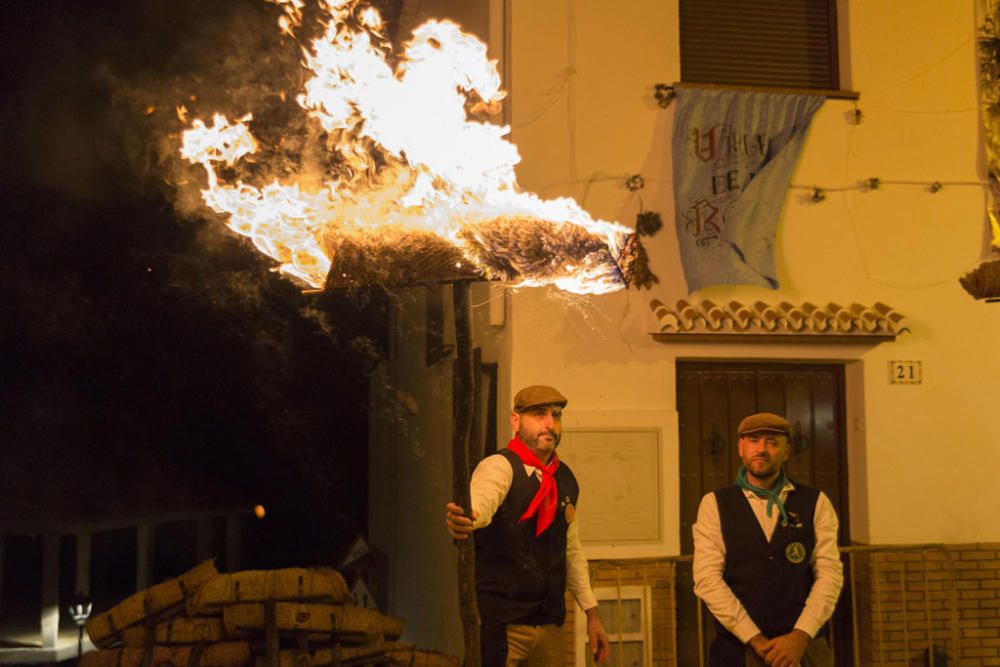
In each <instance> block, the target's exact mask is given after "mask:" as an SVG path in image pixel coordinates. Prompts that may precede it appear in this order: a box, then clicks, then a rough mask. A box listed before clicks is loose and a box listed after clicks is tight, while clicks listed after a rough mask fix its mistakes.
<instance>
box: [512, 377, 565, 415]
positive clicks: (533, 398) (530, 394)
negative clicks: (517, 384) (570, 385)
mask: <svg viewBox="0 0 1000 667" xmlns="http://www.w3.org/2000/svg"><path fill="white" fill-rule="evenodd" d="M566 403H568V401H567V400H566V397H565V396H563V395H562V394H560V393H559V392H558V391H557V390H556V389H554V388H553V387H547V386H545V385H544V384H533V385H531V386H530V387H525V388H524V389H522V390H521V391H519V392H517V394H516V395H515V396H514V412H524V411H525V410H527V409H529V408H537V407H538V406H540V405H558V406H559V407H560V408H564V407H566Z"/></svg>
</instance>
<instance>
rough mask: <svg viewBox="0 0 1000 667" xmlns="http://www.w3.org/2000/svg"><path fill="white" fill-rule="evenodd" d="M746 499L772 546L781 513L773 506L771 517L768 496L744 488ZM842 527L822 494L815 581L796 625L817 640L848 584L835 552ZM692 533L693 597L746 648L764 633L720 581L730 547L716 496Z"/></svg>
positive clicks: (784, 494)
mask: <svg viewBox="0 0 1000 667" xmlns="http://www.w3.org/2000/svg"><path fill="white" fill-rule="evenodd" d="M794 488H795V486H794V485H793V484H792V483H791V482H787V483H786V484H785V486H784V487H782V489H781V494H780V497H781V502H782V503H784V502H785V499H786V498H788V492H789V491H791V490H792V489H794ZM743 495H744V496H745V497H746V499H747V502H748V503H750V508H751V509H752V510H753V513H754V515H755V516H756V517H757V521H758V522H759V523H760V527H761V530H763V531H764V535H765V536H766V537H767V540H768V542H770V541H771V536H772V535H773V534H774V528H775V526H776V525H777V523H778V519H779V518H780V516H781V511H780V510H779V509H778V508H777V506H774V507H772V508H771V516H767V498H761V497H759V496H757V494H755V493H754V492H752V491H748V490H746V489H744V490H743ZM838 526H839V523H838V521H837V513H836V512H835V511H834V509H833V505H832V504H831V503H830V499H829V498H827V497H826V494H824V493H823V492H822V491H820V493H819V498H818V499H817V500H816V511H815V513H814V515H813V527H814V529H815V531H816V547H815V548H814V549H813V552H812V557H811V558H810V560H809V563H810V565H811V566H812V571H813V577H814V581H813V585H812V588H811V589H810V591H809V597H807V598H806V603H805V606H804V607H803V609H802V613H801V614H799V617H798V619H797V620H796V621H795V627H796V628H798V629H799V630H802V631H804V632H806V633H808V634H809V636H810V637H815V636H816V633H817V632H819V629H820V628H821V627H823V624H824V623H826V622H827V620H829V618H830V616H831V615H832V614H833V609H834V607H835V606H836V604H837V598H838V597H839V595H840V588H841V586H843V583H844V566H843V563H841V562H840V551H839V550H838V549H837V528H838ZM692 533H693V534H694V565H693V574H694V592H695V595H697V596H698V597H700V598H701V599H702V600H703V601H704V602H705V605H706V606H707V607H708V609H709V611H711V612H712V615H713V616H715V618H717V619H718V620H719V622H720V623H722V625H723V626H724V627H725V628H726V629H727V630H729V631H730V632H732V633H733V634H734V635H736V637H737V639H739V640H740V641H741V642H743V643H744V644H745V643H747V642H748V641H750V639H752V638H753V637H754V636H756V635H758V634H760V629H759V628H758V627H757V624H756V623H754V622H753V619H751V618H750V615H749V614H748V613H747V610H746V608H744V606H743V605H742V604H741V603H740V601H739V599H737V597H736V595H735V594H734V593H733V591H732V589H731V588H729V586H728V585H727V584H726V582H725V581H724V580H723V578H722V572H723V570H724V568H725V565H726V543H725V541H724V540H723V538H722V526H721V524H720V522H719V505H718V503H717V502H716V499H715V494H714V493H709V494H707V495H706V496H705V497H704V498H702V499H701V506H700V507H698V520H697V522H695V524H694V526H693V528H692Z"/></svg>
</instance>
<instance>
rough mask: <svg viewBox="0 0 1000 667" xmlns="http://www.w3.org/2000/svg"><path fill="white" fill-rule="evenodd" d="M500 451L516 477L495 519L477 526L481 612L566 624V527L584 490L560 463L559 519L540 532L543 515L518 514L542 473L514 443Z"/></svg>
mask: <svg viewBox="0 0 1000 667" xmlns="http://www.w3.org/2000/svg"><path fill="white" fill-rule="evenodd" d="M498 454H499V455H500V456H503V457H505V458H506V459H507V461H508V462H510V465H511V468H512V469H513V471H514V478H513V481H512V482H511V485H510V490H509V491H508V492H507V496H506V497H505V498H504V500H503V502H502V503H501V504H500V507H499V508H497V512H496V514H495V515H494V516H493V520H492V522H490V525H488V526H486V527H485V528H480V529H479V530H477V531H476V532H475V537H474V539H475V544H476V595H477V598H478V603H479V613H480V616H482V617H483V618H489V619H492V620H495V621H499V622H502V623H505V624H511V623H514V624H525V625H546V624H550V623H551V624H555V625H562V623H563V621H564V620H565V618H566V602H565V597H564V596H565V592H566V530H567V528H568V527H569V519H571V518H572V512H573V511H574V508H575V507H576V501H577V497H578V496H579V493H580V488H579V486H578V485H577V481H576V477H575V476H574V475H573V472H572V471H571V470H570V469H569V467H567V466H566V464H565V463H563V462H560V463H559V468H558V469H557V470H556V473H555V480H556V486H557V488H558V491H559V506H558V507H557V508H556V516H555V520H554V521H553V522H552V525H550V526H549V527H548V528H547V529H546V530H545V532H543V533H542V534H541V535H538V536H537V537H536V536H535V521H536V520H537V515H535V516H534V517H532V518H530V519H528V520H527V521H524V522H520V521H518V520H519V519H520V518H521V515H522V514H524V512H525V510H527V509H528V505H529V504H531V500H532V498H534V497H535V493H536V492H537V491H538V488H539V486H540V484H541V483H540V482H539V480H538V477H537V475H530V476H529V475H526V474H525V473H524V463H522V462H521V459H519V458H518V456H517V455H516V454H514V453H513V452H511V451H510V450H508V449H504V450H503V451H501V452H498ZM567 510H568V511H569V513H570V516H569V517H567Z"/></svg>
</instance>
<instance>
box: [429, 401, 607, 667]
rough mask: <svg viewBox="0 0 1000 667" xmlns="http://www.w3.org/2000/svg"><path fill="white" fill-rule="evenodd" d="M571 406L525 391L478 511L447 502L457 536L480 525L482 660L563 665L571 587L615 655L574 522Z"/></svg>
mask: <svg viewBox="0 0 1000 667" xmlns="http://www.w3.org/2000/svg"><path fill="white" fill-rule="evenodd" d="M564 407H566V398H565V397H564V396H563V395H562V394H560V393H559V392H558V391H557V390H555V389H553V388H552V387H547V386H544V385H533V386H530V387H525V388H524V389H522V390H521V391H519V392H517V394H516V395H515V396H514V410H513V412H512V414H511V417H510V423H511V426H512V427H513V430H514V438H513V439H512V440H511V441H510V442H509V443H508V444H507V448H506V449H504V450H503V451H501V452H498V453H497V454H493V455H492V456H488V457H486V458H485V459H483V461H482V462H481V463H480V464H479V465H478V466H476V469H475V471H474V472H473V473H472V481H471V491H472V518H471V519H470V518H469V517H466V516H463V511H462V508H461V507H459V506H458V505H456V504H455V503H448V506H447V513H446V519H445V521H446V525H447V526H448V532H449V533H451V535H452V537H454V538H455V539H459V540H464V539H468V537H469V535H471V534H473V531H475V541H476V597H477V600H478V602H479V616H480V621H481V636H480V639H481V642H480V643H481V645H482V657H483V660H482V664H483V667H515V666H524V667H561V666H562V665H564V664H565V640H564V639H563V635H562V624H563V620H565V617H566V604H565V593H566V590H567V589H569V591H570V592H571V593H573V596H574V597H575V598H576V601H577V603H578V604H579V605H580V607H581V608H582V609H583V610H584V611H585V613H586V614H587V634H588V636H589V638H590V649H591V650H592V651H593V653H594V657H595V659H596V661H597V662H598V663H603V662H604V661H605V660H606V659H607V655H608V635H607V633H606V632H605V631H604V626H603V625H602V624H601V618H600V616H598V614H597V599H596V598H595V597H594V593H593V591H592V590H591V588H590V572H589V568H588V566H587V558H586V557H585V556H584V553H583V546H582V544H581V543H580V536H579V533H578V532H577V522H576V521H575V520H574V519H575V516H576V504H577V499H578V496H579V491H580V490H579V486H578V485H577V482H576V477H574V476H573V472H572V471H571V470H570V469H569V467H568V466H567V465H566V464H565V463H563V462H562V461H560V460H559V456H558V455H557V454H556V447H558V446H559V439H560V437H561V436H562V411H563V408H564Z"/></svg>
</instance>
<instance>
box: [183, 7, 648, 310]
mask: <svg viewBox="0 0 1000 667" xmlns="http://www.w3.org/2000/svg"><path fill="white" fill-rule="evenodd" d="M272 1H273V2H275V4H278V5H279V6H281V7H282V9H283V10H284V12H285V14H284V15H283V16H282V17H281V20H280V21H279V24H280V26H281V29H282V31H284V32H286V33H289V34H291V33H293V32H294V31H295V30H296V29H297V28H299V27H300V25H301V22H302V13H301V11H300V7H301V2H292V1H290V0H288V1H286V0H272ZM318 1H319V5H320V8H321V9H322V10H323V12H324V15H325V17H326V21H325V23H322V24H321V25H322V29H323V34H322V36H321V37H319V38H317V39H315V40H314V41H313V42H312V44H311V48H309V49H307V50H306V51H305V63H304V64H305V66H306V67H307V69H308V70H309V77H308V79H307V80H306V82H305V85H304V89H303V93H302V94H300V95H299V96H298V97H297V99H296V101H297V103H298V105H299V106H300V107H301V111H302V112H303V113H305V114H307V115H308V117H309V122H310V123H313V124H315V125H317V127H316V130H317V131H316V132H315V133H314V134H313V135H311V136H314V137H315V141H314V142H313V143H314V144H318V145H310V146H307V147H304V148H303V153H304V154H309V155H315V154H318V153H323V154H325V155H326V156H328V159H327V160H326V166H325V167H324V171H323V173H321V174H317V173H315V168H313V169H310V170H307V169H306V168H305V167H302V168H301V169H300V172H301V173H299V174H297V176H295V177H292V178H289V177H288V176H287V172H288V170H287V169H275V171H276V172H280V173H282V174H283V182H279V181H278V180H275V181H274V182H272V183H271V184H269V185H266V186H262V187H260V186H255V185H252V184H251V183H252V182H253V181H254V180H259V174H260V173H261V172H262V171H264V172H266V171H267V170H266V169H262V168H261V158H260V157H259V156H258V157H257V158H255V159H254V160H244V159H243V158H245V157H246V156H248V155H250V154H253V153H257V152H258V149H259V145H258V142H257V139H256V138H255V137H254V135H253V134H252V133H251V131H250V128H249V123H251V122H252V117H251V116H250V115H247V116H245V117H244V118H243V119H241V120H238V121H236V122H230V121H229V120H227V119H226V118H225V117H223V116H221V115H219V114H215V115H214V117H213V121H212V124H211V125H207V124H206V123H205V122H203V121H201V120H194V121H193V122H192V127H191V128H190V129H189V130H187V131H186V132H184V137H183V146H182V148H181V155H182V156H183V157H184V158H186V159H187V160H189V161H190V162H192V163H195V164H199V165H201V166H202V167H204V169H205V172H206V174H207V178H208V188H207V189H205V190H203V191H202V196H203V199H204V201H205V203H206V204H207V205H208V206H209V207H210V208H212V209H213V210H214V211H216V212H218V213H220V214H222V215H223V216H225V217H226V221H227V224H228V226H229V227H230V228H231V229H232V230H234V231H236V232H237V233H239V234H242V235H244V236H246V237H248V238H250V239H251V240H252V241H253V243H254V245H255V246H256V247H257V248H258V249H259V250H260V251H261V252H263V253H265V254H267V255H269V256H270V257H273V258H274V259H276V260H277V261H278V262H280V264H281V270H282V271H283V272H285V273H286V274H289V275H291V276H294V277H295V278H297V279H298V280H300V281H303V282H305V283H307V284H309V285H312V286H313V287H322V286H323V285H324V284H326V285H333V286H342V285H352V284H359V283H370V282H383V283H404V284H409V283H414V282H423V281H434V280H450V279H456V278H469V277H475V276H480V277H485V278H489V279H496V280H505V281H510V282H515V283H517V284H518V285H545V284H554V285H556V286H558V287H559V288H561V289H564V290H568V291H572V292H577V293H602V292H610V291H614V290H618V289H622V288H624V287H626V286H627V285H628V282H629V279H630V276H631V272H632V268H633V265H634V263H635V261H636V257H637V254H639V253H640V252H641V249H640V248H639V247H638V244H637V242H636V240H635V239H634V235H633V234H632V232H631V230H629V229H628V228H626V227H623V226H621V225H619V224H617V223H613V222H605V221H602V220H594V219H593V218H591V217H590V216H589V215H588V214H587V213H586V212H585V211H584V210H583V209H582V208H580V206H579V205H577V204H576V202H574V201H573V200H571V199H566V198H562V199H552V200H543V199H541V198H539V197H536V196H535V195H533V194H530V193H527V192H523V191H521V190H520V189H519V187H518V185H517V180H516V177H515V174H514V166H515V165H516V164H517V163H518V161H519V160H520V156H519V155H518V152H517V147H516V146H514V144H512V143H511V142H510V141H509V140H508V138H507V135H508V133H509V131H510V128H509V127H504V126H500V125H496V124H493V123H490V122H486V121H485V120H477V119H476V118H475V117H473V116H474V115H475V114H479V113H481V112H483V111H486V112H496V111H497V110H498V109H499V105H500V101H501V100H502V99H503V97H504V95H505V93H504V92H503V91H502V90H500V77H499V75H498V73H497V68H496V61H491V60H488V59H487V57H486V46H485V45H484V44H483V43H482V42H480V41H479V40H478V39H476V38H475V37H473V36H471V35H468V34H466V33H464V32H462V31H461V29H460V28H459V27H458V26H457V25H455V24H454V23H451V22H448V21H428V22H427V23H425V24H424V25H422V26H420V27H419V28H417V29H416V30H414V32H413V37H412V39H411V40H410V41H409V42H408V43H407V44H406V45H405V48H404V49H403V51H402V53H401V54H399V55H398V56H394V57H393V60H394V64H393V65H390V63H389V58H390V56H392V45H391V44H389V42H388V41H387V40H386V39H385V37H384V36H383V34H382V30H383V28H382V23H381V18H380V17H379V15H378V12H376V11H375V10H374V9H373V8H372V7H371V6H370V5H367V4H364V3H361V2H359V0H318ZM267 129H268V130H269V134H272V135H273V134H274V128H271V127H268V128H267ZM278 134H280V133H278ZM263 152H265V153H266V151H263ZM264 161H265V162H266V159H265V160H264ZM315 162H316V161H315V160H309V159H303V160H302V164H303V165H304V164H315ZM249 163H252V164H249ZM286 166H287V165H286ZM306 172H309V173H306ZM306 184H308V185H306Z"/></svg>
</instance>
